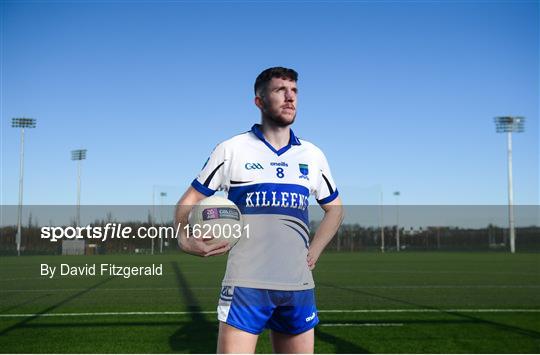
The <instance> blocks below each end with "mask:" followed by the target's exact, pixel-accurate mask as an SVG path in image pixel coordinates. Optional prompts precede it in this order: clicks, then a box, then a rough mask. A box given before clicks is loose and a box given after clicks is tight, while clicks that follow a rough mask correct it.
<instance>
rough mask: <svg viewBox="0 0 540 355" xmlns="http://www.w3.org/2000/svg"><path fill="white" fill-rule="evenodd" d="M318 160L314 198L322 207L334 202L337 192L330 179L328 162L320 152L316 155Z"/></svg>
mask: <svg viewBox="0 0 540 355" xmlns="http://www.w3.org/2000/svg"><path fill="white" fill-rule="evenodd" d="M318 160H319V162H318V163H319V164H318V165H319V171H318V176H317V184H316V185H317V186H315V198H316V199H317V202H318V203H319V204H320V205H324V204H327V203H330V202H332V201H333V200H335V199H336V197H338V195H339V192H338V190H337V187H336V183H335V182H334V179H333V178H332V173H331V172H330V166H329V165H328V161H327V160H326V157H325V156H324V153H323V152H322V151H320V154H319V155H318Z"/></svg>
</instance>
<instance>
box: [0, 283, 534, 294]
mask: <svg viewBox="0 0 540 355" xmlns="http://www.w3.org/2000/svg"><path fill="white" fill-rule="evenodd" d="M317 288H318V289H334V288H335V287H334V286H317ZM338 288H350V289H355V290H356V289H358V290H362V289H366V290H373V289H374V290H376V289H382V290H386V289H397V290H399V289H484V288H501V289H507V288H509V289H512V288H525V289H526V288H530V289H537V288H540V285H396V286H358V285H344V286H338ZM190 289H192V290H216V292H219V290H220V288H219V287H215V286H194V287H190ZM86 290H87V289H86V288H50V289H4V290H0V293H10V292H38V293H39V292H78V291H86ZM177 290H178V287H148V288H146V287H133V288H121V287H118V288H96V289H93V290H92V291H91V292H100V291H101V292H106V291H129V292H131V291H141V292H142V291H177Z"/></svg>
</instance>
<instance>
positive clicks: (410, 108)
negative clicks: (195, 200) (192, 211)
mask: <svg viewBox="0 0 540 355" xmlns="http://www.w3.org/2000/svg"><path fill="white" fill-rule="evenodd" d="M1 16H2V28H1V31H2V48H1V49H2V53H1V107H0V113H1V122H0V127H1V132H0V137H1V158H2V161H1V163H0V165H1V194H2V196H1V201H0V202H1V203H2V204H16V203H17V198H18V157H19V156H18V154H19V132H18V131H17V130H15V129H13V128H11V127H10V123H11V118H12V117H21V116H26V117H35V118H37V120H38V124H37V128H36V129H33V130H31V131H28V132H27V135H26V146H25V153H26V157H25V159H26V160H25V187H24V200H25V203H26V204H73V203H75V201H76V164H75V163H74V162H72V161H70V150H72V149H77V148H86V149H88V159H87V160H86V161H84V163H83V182H82V183H83V189H82V203H83V204H148V203H151V201H152V188H153V185H167V186H174V188H172V187H171V188H169V191H170V193H169V195H171V196H172V197H168V198H170V200H168V201H167V202H171V203H174V202H175V201H176V199H177V197H179V196H177V195H179V194H180V193H181V191H182V190H183V189H184V188H185V187H187V186H188V185H189V183H190V182H191V180H192V179H193V178H194V177H195V176H196V174H197V173H198V171H199V169H200V168H201V166H202V164H203V163H204V161H205V160H206V158H207V156H208V155H209V153H210V152H211V150H212V149H213V147H214V146H215V145H216V144H217V143H218V142H219V141H222V140H225V139H227V138H229V137H231V136H233V135H235V134H237V133H239V132H243V131H245V130H247V129H249V128H250V127H251V125H252V124H253V123H255V122H258V121H259V112H258V110H257V109H256V107H255V106H254V104H253V89H252V87H253V82H254V79H255V77H256V76H257V75H258V73H259V72H260V71H262V70H263V69H265V68H267V67H270V66H277V65H281V66H288V67H292V68H295V69H296V70H297V71H298V72H299V74H300V80H299V82H298V86H299V89H300V94H299V102H298V116H297V122H296V123H295V125H294V126H293V129H294V131H295V133H296V134H297V135H298V136H300V137H301V138H304V139H307V140H309V141H311V142H313V143H315V144H316V145H318V146H319V147H321V148H322V149H323V151H324V152H325V153H326V155H327V158H328V160H329V162H330V165H331V168H332V171H333V175H334V178H335V180H336V181H337V183H338V187H339V189H340V191H341V194H342V198H343V200H344V202H345V203H347V204H376V203H378V202H379V197H378V191H379V189H380V188H382V191H383V192H384V202H385V203H387V204H392V203H394V202H395V199H394V198H393V196H392V192H393V191H395V190H399V191H401V197H400V201H399V203H400V204H452V205H454V204H506V203H507V185H506V184H507V176H506V150H505V149H506V137H505V136H504V135H501V134H496V133H495V128H494V123H493V117H494V116H497V115H507V114H512V115H522V116H526V117H527V122H526V132H525V133H522V134H517V135H514V183H515V203H517V204H538V201H539V145H538V117H539V103H538V100H539V97H540V92H539V68H538V66H539V62H540V58H539V42H540V41H539V39H540V38H539V3H538V1H529V2H526V1H508V2H505V1H498V2H462V1H459V2H369V1H366V2H292V3H284V2H272V1H267V2H248V1H237V2H235V1H233V2H189V1H187V2H175V1H167V2H160V1H155V2H140V1H139V2H129V1H114V2H113V1H111V2H108V1H96V2H93V1H83V2H76V1H73V2H71V1H57V2H52V1H51V2H47V1H32V2H28V1H3V2H2V3H1Z"/></svg>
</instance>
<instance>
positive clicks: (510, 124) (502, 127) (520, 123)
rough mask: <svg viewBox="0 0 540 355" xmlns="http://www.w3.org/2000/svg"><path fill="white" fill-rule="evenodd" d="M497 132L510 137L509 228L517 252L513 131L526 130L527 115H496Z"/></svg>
mask: <svg viewBox="0 0 540 355" xmlns="http://www.w3.org/2000/svg"><path fill="white" fill-rule="evenodd" d="M495 130H496V131H497V133H507V137H508V229H509V230H510V252H511V253H515V252H516V231H515V228H514V188H513V185H512V132H516V133H521V132H523V131H524V130H525V117H522V116H498V117H495Z"/></svg>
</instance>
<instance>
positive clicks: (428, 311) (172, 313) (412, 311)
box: [0, 308, 540, 318]
mask: <svg viewBox="0 0 540 355" xmlns="http://www.w3.org/2000/svg"><path fill="white" fill-rule="evenodd" d="M318 312H319V313H451V312H462V313H540V309H429V308H428V309H423V308H421V309H323V310H319V311H318ZM215 313H216V311H196V312H193V311H186V312H180V311H178V312H176V311H163V312H80V313H43V314H41V313H13V314H0V318H17V317H85V316H140V315H142V316H144V315H190V314H215Z"/></svg>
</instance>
